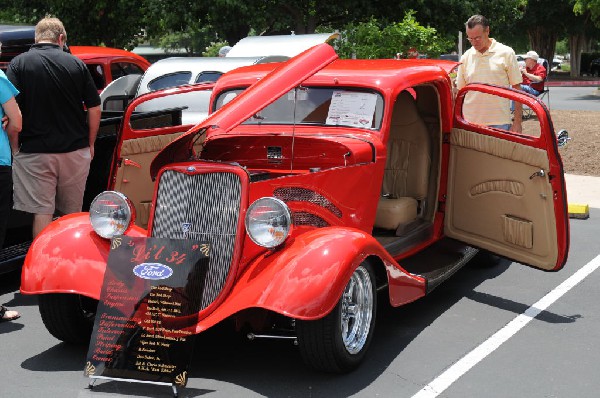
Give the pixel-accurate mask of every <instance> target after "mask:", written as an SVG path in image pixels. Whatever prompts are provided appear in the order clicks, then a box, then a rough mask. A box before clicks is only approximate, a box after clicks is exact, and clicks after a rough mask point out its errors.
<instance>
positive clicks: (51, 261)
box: [21, 213, 146, 300]
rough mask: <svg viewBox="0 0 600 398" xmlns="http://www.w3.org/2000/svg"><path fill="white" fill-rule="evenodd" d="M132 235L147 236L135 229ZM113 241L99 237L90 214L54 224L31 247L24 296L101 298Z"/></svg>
mask: <svg viewBox="0 0 600 398" xmlns="http://www.w3.org/2000/svg"><path fill="white" fill-rule="evenodd" d="M126 235H128V236H146V230H144V229H142V228H139V227H137V226H133V227H132V228H131V229H130V230H129V231H128V232H127V233H126ZM109 251H110V241H109V240H107V239H104V238H101V237H100V236H98V235H97V234H96V233H95V232H94V230H93V229H92V225H91V224H90V219H89V213H75V214H69V215H67V216H64V217H61V218H59V219H58V220H56V221H54V222H52V223H51V224H50V225H49V226H48V227H46V228H45V229H44V230H43V231H42V233H40V234H39V235H38V236H37V237H36V238H35V240H34V241H33V243H32V244H31V247H30V248H29V252H27V256H26V257H25V262H24V264H23V270H22V272H21V293H23V294H44V293H73V294H81V295H83V296H87V297H91V298H94V299H96V300H98V299H99V298H100V290H101V288H102V282H103V280H104V271H105V270H106V263H107V260H108V253H109Z"/></svg>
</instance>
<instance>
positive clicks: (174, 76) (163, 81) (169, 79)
mask: <svg viewBox="0 0 600 398" xmlns="http://www.w3.org/2000/svg"><path fill="white" fill-rule="evenodd" d="M191 77H192V72H175V73H171V74H168V75H164V76H161V77H159V78H157V79H154V80H152V81H151V82H150V83H148V89H149V90H150V91H156V90H163V89H165V88H171V87H177V86H182V85H184V84H189V83H190V78H191Z"/></svg>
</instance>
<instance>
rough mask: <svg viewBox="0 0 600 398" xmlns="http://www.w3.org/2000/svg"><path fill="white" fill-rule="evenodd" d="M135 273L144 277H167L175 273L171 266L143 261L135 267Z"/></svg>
mask: <svg viewBox="0 0 600 398" xmlns="http://www.w3.org/2000/svg"><path fill="white" fill-rule="evenodd" d="M133 273H134V274H135V275H136V276H137V277H138V278H142V279H151V280H154V281H155V280H159V279H167V278H168V277H170V276H171V275H173V270H172V269H171V267H169V266H166V265H164V264H161V263H142V264H139V265H136V266H135V267H134V268H133Z"/></svg>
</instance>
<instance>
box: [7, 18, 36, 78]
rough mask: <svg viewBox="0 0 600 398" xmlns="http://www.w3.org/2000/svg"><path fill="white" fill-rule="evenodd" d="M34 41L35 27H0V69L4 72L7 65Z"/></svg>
mask: <svg viewBox="0 0 600 398" xmlns="http://www.w3.org/2000/svg"><path fill="white" fill-rule="evenodd" d="M34 41H35V26H30V25H0V43H2V54H0V69H2V70H6V67H7V66H8V63H9V62H10V60H11V59H13V58H14V57H16V56H17V55H19V54H21V53H23V52H25V51H27V50H29V47H31V45H32V44H33V43H34Z"/></svg>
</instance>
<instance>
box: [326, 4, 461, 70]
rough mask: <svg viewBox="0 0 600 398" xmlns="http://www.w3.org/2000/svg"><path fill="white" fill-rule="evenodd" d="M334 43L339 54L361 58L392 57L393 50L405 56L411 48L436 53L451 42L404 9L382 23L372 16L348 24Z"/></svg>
mask: <svg viewBox="0 0 600 398" xmlns="http://www.w3.org/2000/svg"><path fill="white" fill-rule="evenodd" d="M335 45H336V47H337V52H338V54H339V55H340V58H362V59H375V58H394V56H395V55H396V54H397V53H401V54H404V55H405V56H406V54H408V52H409V50H410V49H413V48H414V49H416V50H417V51H418V52H419V53H421V54H427V55H428V56H430V57H436V56H438V55H439V54H440V53H442V52H443V51H446V50H448V49H449V47H451V46H452V44H451V43H450V42H448V41H447V40H445V39H443V38H440V37H439V36H438V35H437V32H436V30H435V29H433V28H429V27H424V26H421V25H420V24H419V23H418V22H417V20H416V19H415V17H414V12H413V11H408V12H407V13H406V14H405V15H404V19H403V20H402V21H401V22H396V23H391V24H385V25H384V26H383V25H382V24H381V23H380V22H378V21H377V20H376V19H374V18H372V19H371V20H369V21H367V22H360V23H358V24H352V23H351V24H348V25H346V27H345V28H344V29H343V30H342V37H341V39H339V40H337V41H336V43H335Z"/></svg>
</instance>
